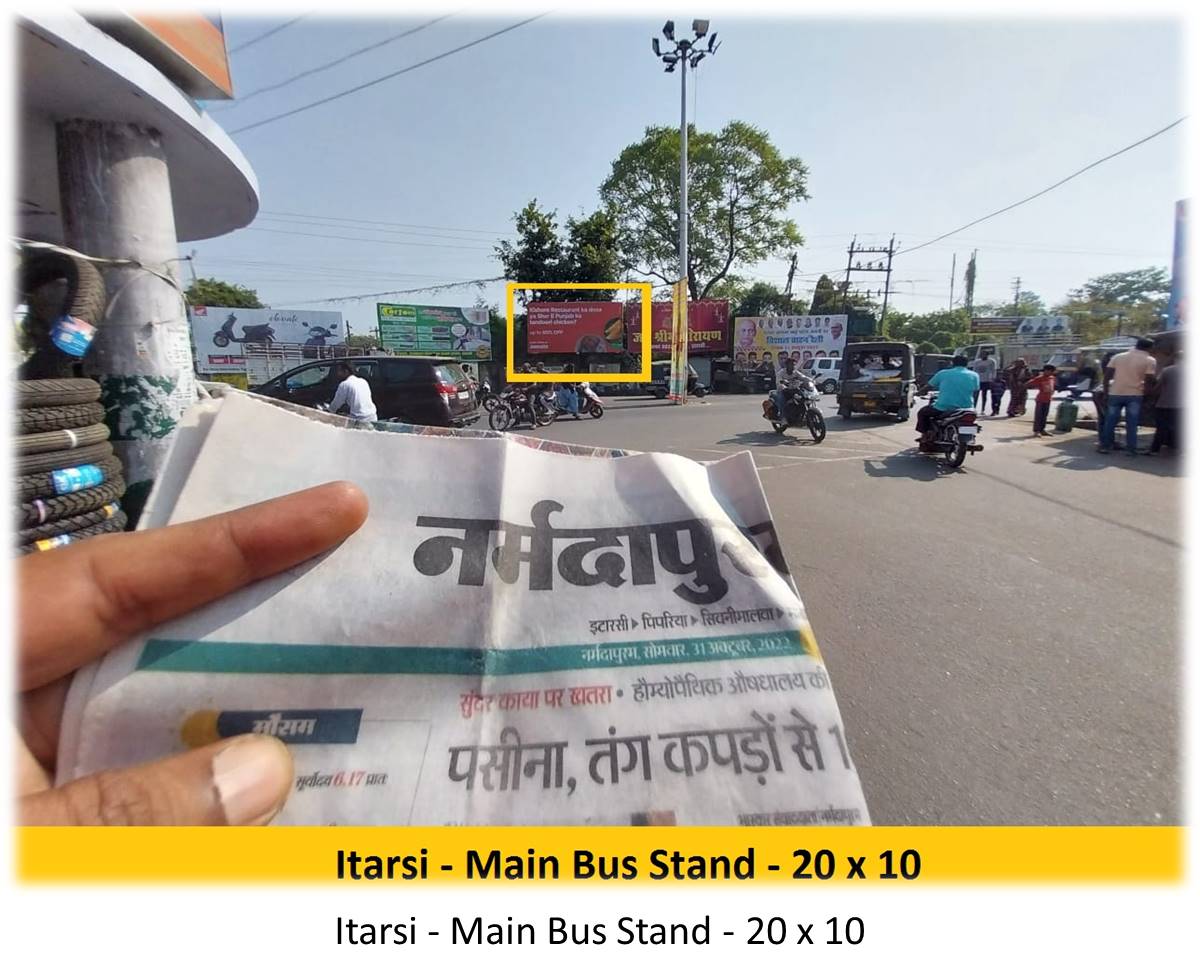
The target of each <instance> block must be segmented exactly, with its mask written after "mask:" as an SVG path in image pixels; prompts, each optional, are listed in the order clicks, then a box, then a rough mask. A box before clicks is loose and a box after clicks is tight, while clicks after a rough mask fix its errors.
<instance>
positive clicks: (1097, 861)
mask: <svg viewBox="0 0 1200 980" xmlns="http://www.w3.org/2000/svg"><path fill="white" fill-rule="evenodd" d="M16 844H17V868H18V875H19V877H20V878H21V879H22V880H23V881H26V882H44V883H45V882H144V883H168V882H242V883H253V882H258V883H264V884H266V883H277V882H308V883H313V884H328V883H334V882H338V881H346V882H351V883H353V884H371V883H376V884H385V885H386V884H396V883H400V884H420V883H422V882H426V883H434V884H437V883H442V884H447V883H463V882H470V883H472V884H474V883H475V882H480V883H481V884H489V883H492V882H502V883H509V884H511V883H513V882H534V883H545V882H549V883H559V884H561V883H565V882H573V883H580V884H582V885H584V886H587V885H594V884H598V883H604V884H610V885H611V884H646V883H649V884H670V885H678V884H679V883H680V882H681V881H682V882H695V883H696V884H703V883H706V882H712V883H718V884H724V883H733V884H764V883H765V884H779V885H784V886H806V885H814V884H823V883H824V884H850V885H858V886H873V887H879V886H881V885H882V886H892V885H898V886H912V885H919V884H940V885H945V884H969V883H992V884H996V883H1007V884H1024V883H1063V884H1069V883H1084V882H1090V883H1122V884H1129V883H1171V882H1179V881H1181V880H1182V878H1183V861H1184V858H1183V847H1184V832H1183V829H1182V828H1180V827H913V828H905V827H870V828H809V827H795V828H785V827H772V828H755V829H750V828H726V827H720V828H708V827H691V828H682V827H600V828H585V827H497V828H479V827H472V828H460V827H414V828H371V827H264V828H224V827H213V828H208V827H180V828H167V827H163V828H158V827H143V828H138V827H131V828H98V827H23V828H18V830H17V832H16ZM372 870H374V871H376V872H378V874H379V876H373V875H372V874H371V871H372ZM388 872H390V876H388ZM339 873H340V874H341V877H340V878H339ZM747 873H749V875H752V877H748V876H747ZM609 875H613V877H609Z"/></svg>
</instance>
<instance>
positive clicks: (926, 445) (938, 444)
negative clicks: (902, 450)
mask: <svg viewBox="0 0 1200 980" xmlns="http://www.w3.org/2000/svg"><path fill="white" fill-rule="evenodd" d="M981 431H982V429H981V426H980V425H979V423H978V421H977V418H976V415H975V410H974V409H972V408H959V409H956V410H954V411H952V412H947V413H946V414H944V415H941V416H939V417H938V418H935V419H934V420H933V424H932V428H931V429H930V430H929V432H928V433H927V434H926V438H924V439H922V440H921V442H920V443H918V445H917V452H919V453H921V454H922V455H926V456H937V455H941V456H942V457H944V460H945V463H946V465H947V466H949V467H950V468H952V469H957V468H958V467H959V466H962V464H963V461H964V460H965V459H966V458H967V455H968V454H972V455H973V454H975V453H981V452H983V446H981V445H979V444H978V443H977V442H976V441H975V440H976V438H977V437H978V436H979V433H980V432H981Z"/></svg>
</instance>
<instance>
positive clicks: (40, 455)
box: [15, 378, 125, 553]
mask: <svg viewBox="0 0 1200 980" xmlns="http://www.w3.org/2000/svg"><path fill="white" fill-rule="evenodd" d="M17 406H18V410H17V436H16V439H15V448H16V453H17V456H16V473H17V500H18V501H19V503H18V504H17V529H18V530H17V546H18V548H19V550H20V551H21V552H22V553H30V552H34V551H47V550H49V549H51V548H58V547H62V546H63V545H67V544H71V543H72V542H74V541H78V540H81V539H82V538H90V537H93V536H95V535H97V534H106V533H108V532H110V531H121V530H123V529H124V528H125V512H124V511H122V510H121V505H120V499H121V495H122V494H123V493H124V492H125V481H124V480H123V479H122V471H121V463H120V460H118V459H117V457H116V456H115V455H113V447H112V443H111V442H109V441H108V436H109V431H108V427H107V426H105V425H104V422H103V418H104V410H103V409H102V407H101V405H100V386H99V385H98V384H97V383H96V382H95V381H91V380H89V379H87V378H53V379H46V380H42V381H19V382H17Z"/></svg>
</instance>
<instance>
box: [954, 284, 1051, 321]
mask: <svg viewBox="0 0 1200 980" xmlns="http://www.w3.org/2000/svg"><path fill="white" fill-rule="evenodd" d="M972 312H973V314H974V315H975V316H1041V315H1042V314H1043V313H1045V312H1046V303H1045V301H1043V299H1042V297H1040V296H1039V295H1038V294H1037V293H1035V292H1031V291H1030V290H1028V289H1022V290H1021V292H1020V293H1019V294H1018V295H1017V297H1016V300H1015V302H1014V300H1011V299H1010V300H1007V301H1004V302H999V301H993V302H990V303H976V304H975V308H974V310H973V311H972Z"/></svg>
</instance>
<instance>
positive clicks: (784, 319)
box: [733, 314, 847, 371]
mask: <svg viewBox="0 0 1200 980" xmlns="http://www.w3.org/2000/svg"><path fill="white" fill-rule="evenodd" d="M846 319H847V318H846V316H845V315H844V314H837V315H829V316H824V315H822V316H740V317H738V318H737V319H736V320H735V321H734V324H733V332H734V348H733V368H734V370H735V371H753V370H755V369H756V368H758V367H761V365H762V364H763V363H764V361H766V362H770V363H772V364H774V365H775V367H776V369H779V368H781V367H782V366H783V362H784V361H785V360H788V359H791V360H794V361H795V362H796V364H797V366H799V365H801V364H803V363H804V362H805V361H808V360H811V359H813V358H817V357H841V356H842V349H843V348H844V347H845V346H846Z"/></svg>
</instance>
